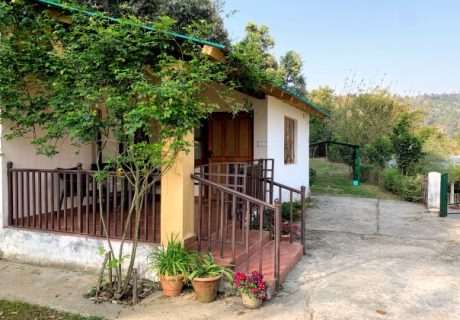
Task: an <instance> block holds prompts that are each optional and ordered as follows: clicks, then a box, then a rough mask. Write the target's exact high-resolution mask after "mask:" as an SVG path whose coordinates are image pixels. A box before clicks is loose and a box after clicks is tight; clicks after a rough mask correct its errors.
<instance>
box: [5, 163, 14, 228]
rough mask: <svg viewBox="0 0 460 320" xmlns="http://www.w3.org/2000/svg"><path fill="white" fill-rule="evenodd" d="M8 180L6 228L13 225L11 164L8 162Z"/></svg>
mask: <svg viewBox="0 0 460 320" xmlns="http://www.w3.org/2000/svg"><path fill="white" fill-rule="evenodd" d="M6 169H7V178H8V226H12V225H13V172H12V171H11V169H13V162H11V161H8V163H7V164H6Z"/></svg>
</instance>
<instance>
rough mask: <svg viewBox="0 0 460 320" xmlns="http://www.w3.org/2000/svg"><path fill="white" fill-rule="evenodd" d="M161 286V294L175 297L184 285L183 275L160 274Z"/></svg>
mask: <svg viewBox="0 0 460 320" xmlns="http://www.w3.org/2000/svg"><path fill="white" fill-rule="evenodd" d="M160 283H161V288H162V289H163V294H164V295H165V296H167V297H177V296H178V295H180V293H181V292H182V288H183V287H184V277H183V276H177V277H175V276H160Z"/></svg>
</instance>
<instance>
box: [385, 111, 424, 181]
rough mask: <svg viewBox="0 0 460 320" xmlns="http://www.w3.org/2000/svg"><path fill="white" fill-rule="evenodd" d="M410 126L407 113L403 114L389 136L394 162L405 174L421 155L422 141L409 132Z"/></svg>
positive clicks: (410, 170)
mask: <svg viewBox="0 0 460 320" xmlns="http://www.w3.org/2000/svg"><path fill="white" fill-rule="evenodd" d="M411 128H412V123H411V120H410V118H409V116H408V115H407V114H404V115H403V116H402V117H401V119H400V120H399V122H398V123H397V124H396V126H395V127H394V129H393V132H392V133H391V136H390V140H391V143H392V145H393V150H394V152H395V155H396V163H397V165H398V168H399V170H400V171H401V172H402V173H403V174H405V175H408V174H409V173H411V172H413V169H414V166H415V165H416V164H417V162H418V161H419V160H420V159H421V158H422V156H423V152H422V141H421V140H420V139H419V138H418V137H417V136H415V135H414V134H413V133H411Z"/></svg>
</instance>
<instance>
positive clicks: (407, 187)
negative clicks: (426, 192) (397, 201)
mask: <svg viewBox="0 0 460 320" xmlns="http://www.w3.org/2000/svg"><path fill="white" fill-rule="evenodd" d="M382 183H383V187H384V188H385V189H387V190H389V191H391V192H393V193H395V194H398V195H400V196H401V197H402V198H403V199H404V200H406V201H411V202H421V201H422V199H423V176H421V175H416V176H404V175H402V174H401V173H400V172H399V171H398V170H397V169H395V168H386V169H385V170H383V171H382Z"/></svg>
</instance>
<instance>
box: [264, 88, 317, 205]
mask: <svg viewBox="0 0 460 320" xmlns="http://www.w3.org/2000/svg"><path fill="white" fill-rule="evenodd" d="M285 117H288V118H291V119H294V120H295V121H296V134H295V140H296V142H295V163H293V164H284V118H285ZM309 120H310V116H309V114H307V113H304V112H302V111H300V110H298V109H296V108H294V107H292V106H290V105H288V104H287V103H284V102H283V101H281V100H279V99H277V98H274V97H272V96H267V128H268V129H267V133H268V134H267V158H273V159H275V176H274V180H275V181H276V182H280V183H282V184H285V185H288V186H291V187H293V188H298V189H300V187H301V186H305V187H306V194H308V192H309V166H310V164H309V154H308V146H309V139H310V137H309ZM283 198H285V195H283ZM283 200H285V201H286V200H287V199H283Z"/></svg>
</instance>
